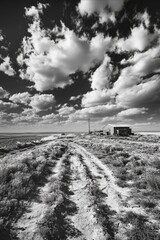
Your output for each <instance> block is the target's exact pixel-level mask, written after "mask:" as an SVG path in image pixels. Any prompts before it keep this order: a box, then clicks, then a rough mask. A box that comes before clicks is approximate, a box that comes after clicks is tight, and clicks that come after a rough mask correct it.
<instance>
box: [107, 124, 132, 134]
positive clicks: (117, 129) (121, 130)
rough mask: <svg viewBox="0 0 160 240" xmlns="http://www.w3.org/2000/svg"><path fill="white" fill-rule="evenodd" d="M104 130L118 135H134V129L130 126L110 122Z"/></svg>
mask: <svg viewBox="0 0 160 240" xmlns="http://www.w3.org/2000/svg"><path fill="white" fill-rule="evenodd" d="M104 131H105V133H106V134H107V135H116V136H129V135H133V133H132V129H131V128H130V127H128V126H120V125H111V124H109V125H108V126H107V127H106V129H105V130H104Z"/></svg>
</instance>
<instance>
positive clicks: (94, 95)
mask: <svg viewBox="0 0 160 240" xmlns="http://www.w3.org/2000/svg"><path fill="white" fill-rule="evenodd" d="M113 98H114V96H113V95H112V91H111V90H93V91H91V92H88V93H86V94H84V95H83V98H82V106H84V107H92V106H97V105H104V104H106V103H107V102H110V101H111V99H113Z"/></svg>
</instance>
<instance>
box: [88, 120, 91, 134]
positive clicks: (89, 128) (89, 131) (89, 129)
mask: <svg viewBox="0 0 160 240" xmlns="http://www.w3.org/2000/svg"><path fill="white" fill-rule="evenodd" d="M88 133H89V134H90V133H91V127H90V118H88Z"/></svg>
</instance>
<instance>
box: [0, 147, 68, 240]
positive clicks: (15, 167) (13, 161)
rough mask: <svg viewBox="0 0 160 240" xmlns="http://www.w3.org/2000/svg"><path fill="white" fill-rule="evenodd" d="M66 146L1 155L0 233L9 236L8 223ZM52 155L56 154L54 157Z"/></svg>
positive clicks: (19, 214)
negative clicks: (2, 156) (27, 152)
mask: <svg viewBox="0 0 160 240" xmlns="http://www.w3.org/2000/svg"><path fill="white" fill-rule="evenodd" d="M65 150H66V146H64V145H58V144H57V145H56V144H55V145H54V146H53V147H51V146H49V147H48V149H44V148H42V150H41V149H40V150H34V151H33V152H30V153H29V154H27V155H25V154H21V155H18V157H17V155H16V154H13V155H9V156H5V157H4V158H3V159H2V160H1V162H0V220H1V221H0V236H1V235H4V236H5V235H6V234H8V237H6V239H5V240H7V239H9V236H10V235H11V236H12V238H13V235H14V231H12V228H11V226H12V223H13V222H16V220H17V219H18V218H19V217H20V216H21V215H22V213H23V211H24V210H25V208H26V205H27V203H28V202H29V201H31V200H32V198H34V197H35V195H36V194H37V188H38V187H39V186H40V185H43V184H44V183H45V181H46V177H47V176H48V175H49V174H50V173H51V168H52V167H53V164H54V162H55V161H56V159H57V157H60V156H62V154H63V153H64V152H65ZM55 155H56V156H55Z"/></svg>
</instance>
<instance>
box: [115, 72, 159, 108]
mask: <svg viewBox="0 0 160 240" xmlns="http://www.w3.org/2000/svg"><path fill="white" fill-rule="evenodd" d="M159 96H160V76H159V75H155V76H153V77H151V78H149V79H147V82H141V83H140V84H138V85H134V86H132V87H130V88H127V89H126V90H125V91H122V92H121V93H119V94H118V96H117V98H116V101H117V103H118V104H120V105H121V106H123V107H129V108H130V107H151V106H152V107H153V104H154V105H155V106H156V104H159V102H160V97H159Z"/></svg>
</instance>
